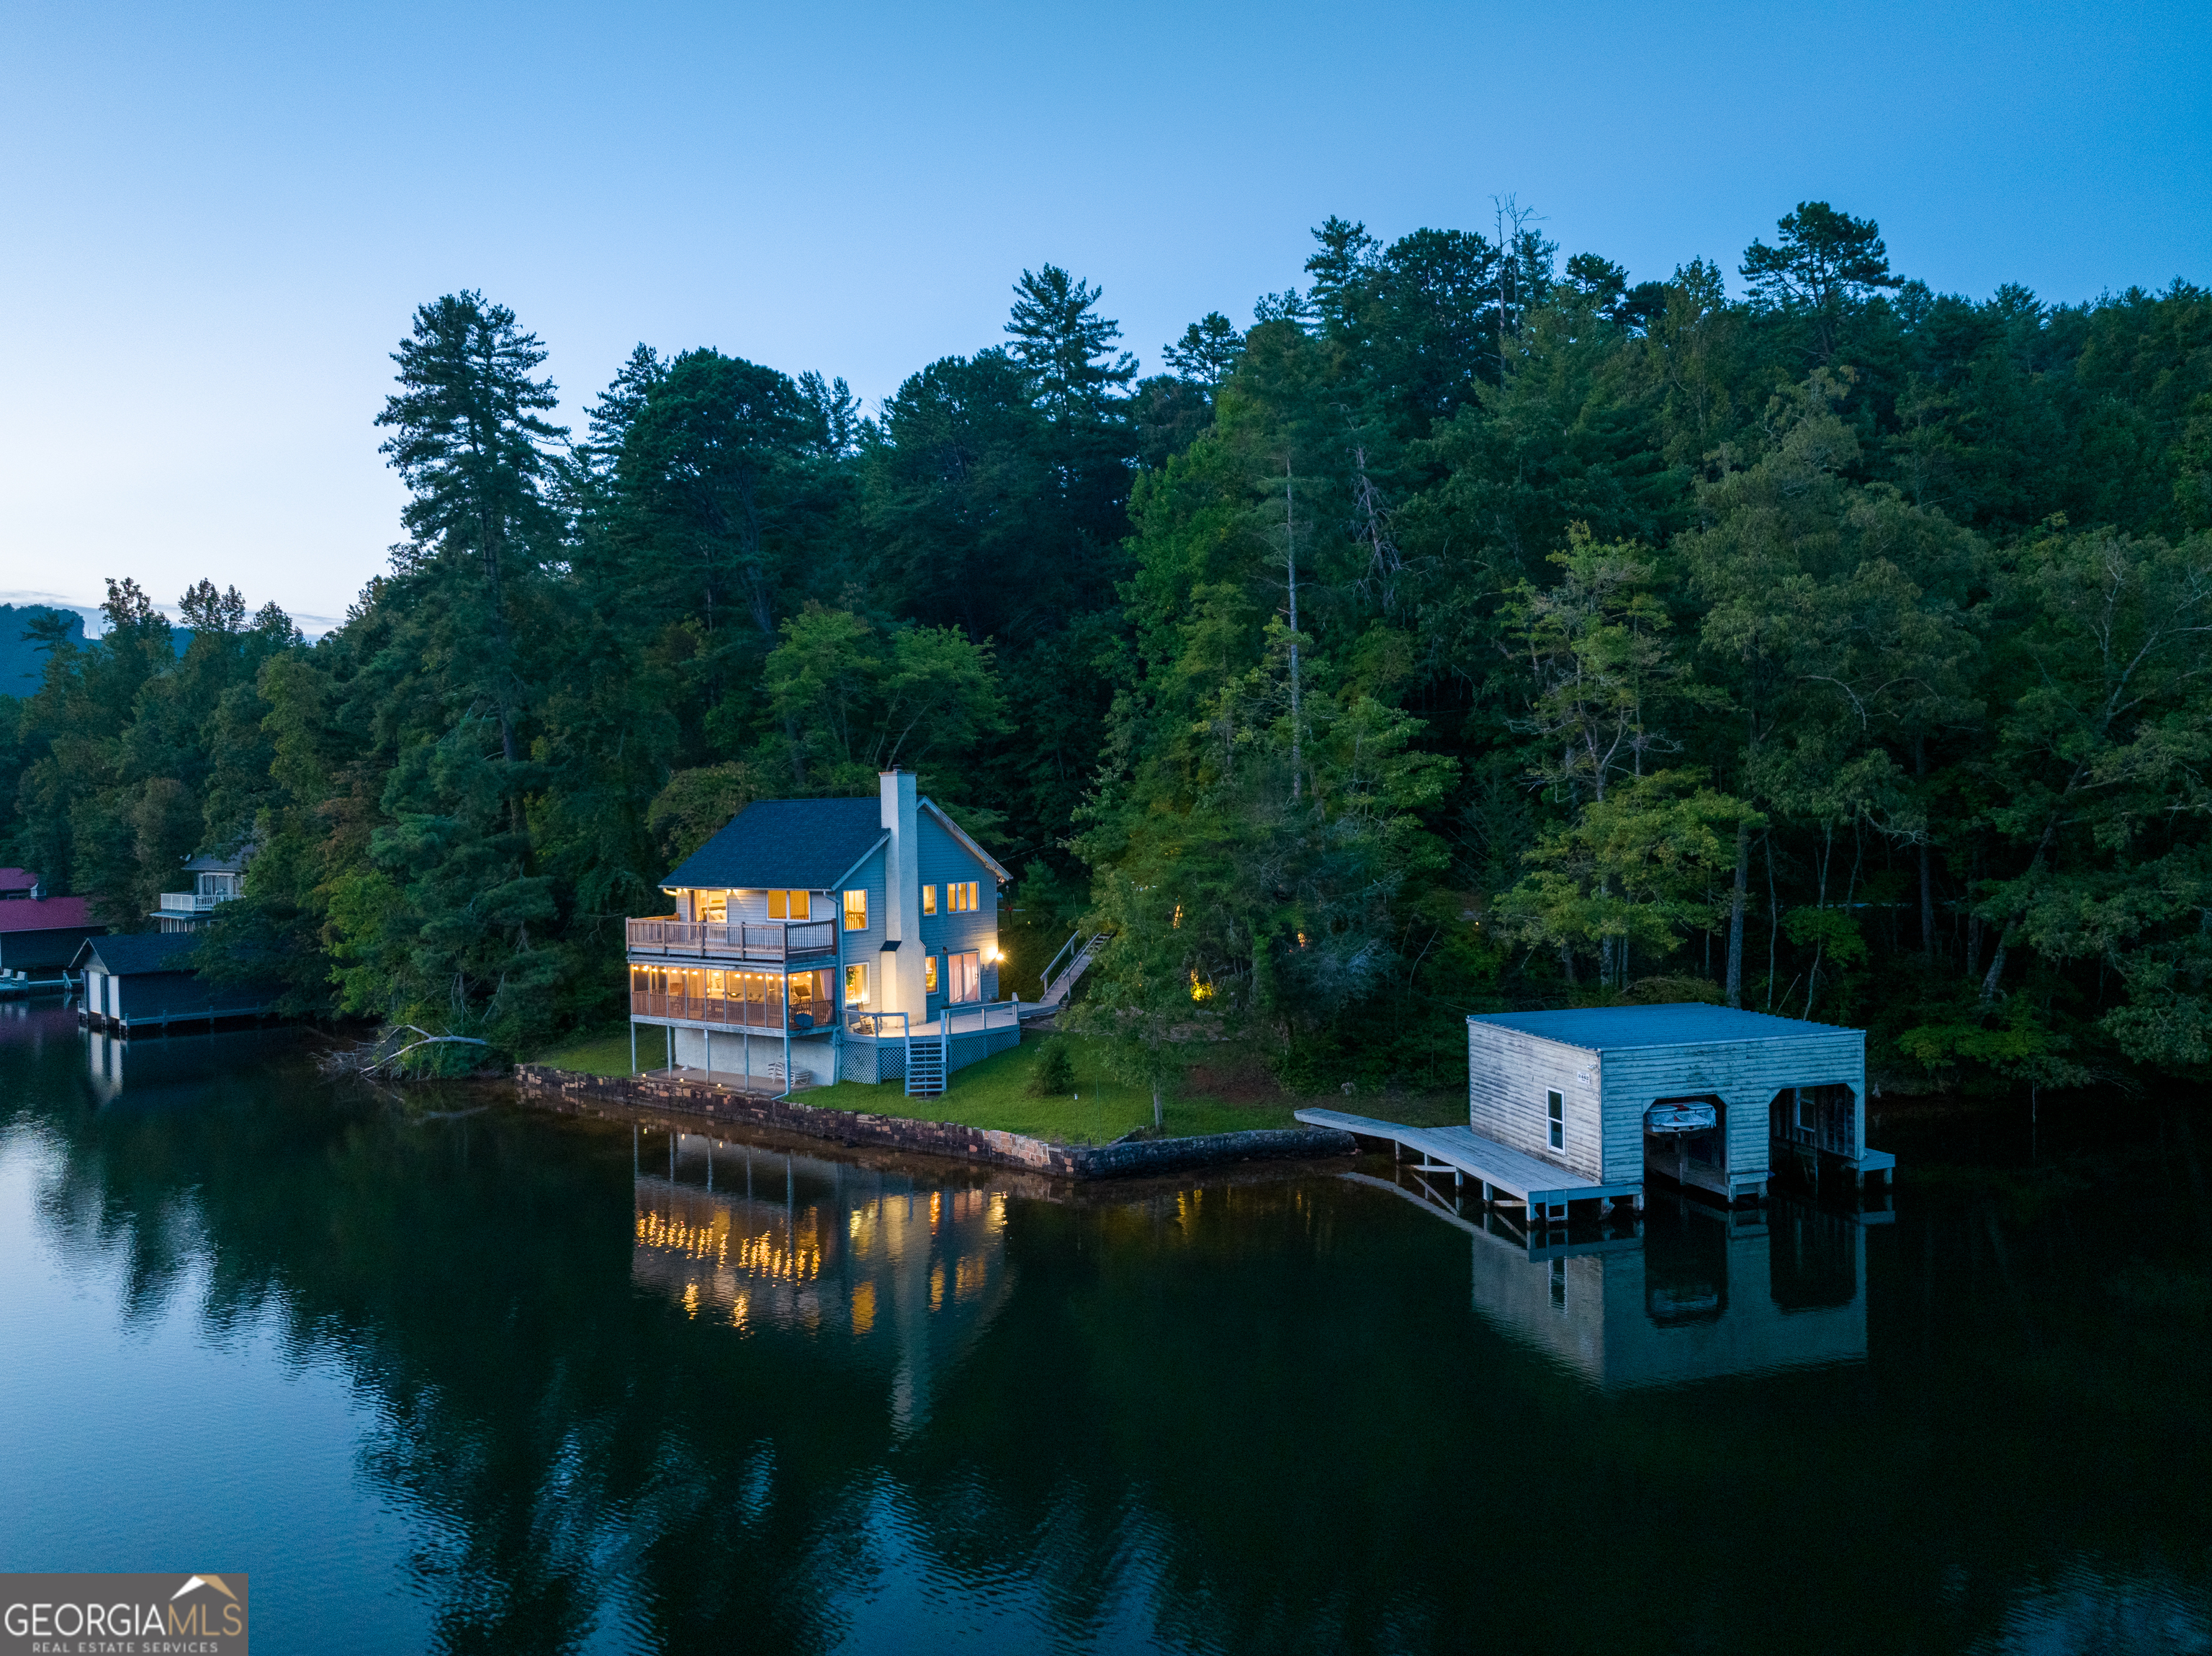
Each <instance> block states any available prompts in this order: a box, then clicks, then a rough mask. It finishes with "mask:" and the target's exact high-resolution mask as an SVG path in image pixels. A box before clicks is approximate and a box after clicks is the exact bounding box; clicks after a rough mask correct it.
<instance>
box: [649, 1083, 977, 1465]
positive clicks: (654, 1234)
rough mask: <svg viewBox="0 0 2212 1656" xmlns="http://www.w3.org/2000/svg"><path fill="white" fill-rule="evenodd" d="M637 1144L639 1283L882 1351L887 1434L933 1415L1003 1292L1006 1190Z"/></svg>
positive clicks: (676, 1138) (709, 1311) (732, 1315)
mask: <svg viewBox="0 0 2212 1656" xmlns="http://www.w3.org/2000/svg"><path fill="white" fill-rule="evenodd" d="M635 1132H636V1133H637V1156H638V1159H637V1166H636V1169H635V1179H634V1184H635V1198H636V1199H635V1209H636V1234H635V1242H634V1247H633V1251H632V1254H631V1277H632V1279H633V1280H634V1281H635V1282H636V1283H639V1284H640V1285H641V1286H645V1287H649V1288H651V1289H654V1290H655V1291H657V1292H659V1293H660V1294H663V1295H665V1296H666V1297H667V1298H669V1299H670V1300H671V1301H675V1302H676V1303H677V1304H678V1305H680V1306H682V1307H684V1310H685V1311H686V1312H687V1313H690V1315H692V1316H694V1317H696V1318H699V1319H702V1320H713V1321H716V1322H720V1323H723V1324H726V1325H729V1326H730V1327H731V1328H732V1329H734V1330H738V1331H754V1330H761V1329H785V1330H790V1329H797V1330H802V1331H805V1332H807V1333H809V1334H813V1333H817V1332H820V1331H828V1332H830V1333H833V1334H838V1335H842V1336H844V1337H846V1338H848V1340H849V1341H850V1342H851V1343H852V1344H853V1345H854V1348H855V1349H856V1350H863V1351H885V1352H887V1353H888V1355H889V1356H890V1359H891V1363H892V1377H891V1396H890V1400H889V1401H890V1414H891V1418H892V1422H893V1424H894V1425H895V1426H896V1427H897V1428H898V1429H901V1430H904V1429H908V1428H909V1427H911V1426H914V1425H916V1424H918V1423H919V1422H921V1421H922V1420H924V1419H926V1418H927V1416H928V1413H929V1409H930V1401H931V1394H932V1386H933V1376H934V1375H936V1374H939V1373H940V1372H942V1370H943V1369H944V1368H945V1366H946V1365H947V1364H948V1363H949V1362H951V1361H952V1360H953V1359H954V1358H956V1357H957V1356H958V1355H959V1354H960V1353H961V1352H962V1351H963V1350H966V1349H967V1347H968V1345H969V1344H970V1343H971V1342H972V1341H973V1340H974V1339H975V1338H976V1337H977V1336H978V1335H979V1334H981V1331H982V1330H983V1328H984V1327H985V1325H987V1324H988V1323H989V1321H990V1320H991V1319H992V1318H993V1317H994V1315H995V1314H996V1313H997V1312H998V1309H999V1307H1000V1304H1001V1303H1002V1302H1003V1301H1004V1299H1005V1297H1006V1292H1007V1290H1008V1289H1009V1288H1010V1286H1011V1277H1010V1273H1009V1271H1008V1267H1007V1265H1006V1245H1005V1233H1006V1198H1007V1192H1006V1188H1004V1187H1003V1185H1004V1181H1003V1180H1000V1181H997V1183H998V1185H999V1186H1000V1187H994V1185H992V1184H985V1183H979V1182H976V1181H974V1180H957V1181H956V1180H932V1179H931V1178H930V1177H929V1176H928V1175H927V1174H923V1175H920V1176H918V1177H917V1176H911V1175H908V1174H902V1173H898V1172H895V1171H888V1170H885V1169H883V1168H875V1167H866V1166H861V1165H859V1164H855V1163H849V1162H839V1161H836V1160H832V1159H829V1158H826V1157H820V1156H808V1155H805V1154H803V1153H799V1152H795V1151H787V1150H782V1149H763V1148H761V1147H759V1146H756V1145H747V1144H744V1143H738V1142H735V1141H732V1140H728V1139H717V1138H713V1137H708V1136H707V1135H704V1134H700V1133H683V1132H674V1133H671V1132H668V1131H662V1130H658V1129H653V1128H647V1127H642V1126H641V1127H638V1128H636V1129H635Z"/></svg>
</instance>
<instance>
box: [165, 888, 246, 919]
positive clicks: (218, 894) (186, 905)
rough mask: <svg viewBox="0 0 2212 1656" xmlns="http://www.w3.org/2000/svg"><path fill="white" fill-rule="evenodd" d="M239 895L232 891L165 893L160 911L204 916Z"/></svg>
mask: <svg viewBox="0 0 2212 1656" xmlns="http://www.w3.org/2000/svg"><path fill="white" fill-rule="evenodd" d="M235 895H237V893H235V892H231V891H165V892H163V893H162V894H161V909H160V910H159V911H158V912H160V913H166V914H204V913H207V912H208V911H209V910H210V909H211V908H213V907H215V906H216V904H217V903H227V902H228V901H230V900H231V899H232V898H233V897H234V896H235Z"/></svg>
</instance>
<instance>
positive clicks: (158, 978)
mask: <svg viewBox="0 0 2212 1656" xmlns="http://www.w3.org/2000/svg"><path fill="white" fill-rule="evenodd" d="M199 943H200V939H199V938H197V937H193V936H192V935H191V933H189V932H182V931H140V932H130V933H125V935H123V936H120V937H92V938H88V939H87V940H86V941H85V943H83V944H82V945H81V946H80V947H79V948H78V949H77V952H76V958H75V959H74V960H72V961H70V970H71V972H73V973H81V974H82V976H83V981H84V1002H83V1005H82V1009H81V1011H80V1016H82V1018H83V1019H84V1021H85V1022H88V1023H89V1024H91V1025H92V1026H93V1027H94V1028H96V1029H109V1030H112V1031H114V1032H115V1033H117V1034H125V1035H128V1034H134V1033H137V1032H140V1031H143V1030H148V1029H166V1028H169V1027H170V1026H171V1025H172V1024H177V1023H213V1022H217V1021H218V1020H221V1019H223V1018H247V1017H265V1016H268V1015H269V1014H270V1011H271V1010H273V1003H274V1002H275V1000H276V992H275V991H273V990H270V989H264V988H238V987H233V986H224V985H220V984H216V983H213V982H211V981H210V980H207V979H206V978H204V977H202V976H201V975H200V974H198V973H197V971H195V970H193V969H192V968H191V966H189V965H187V964H186V963H185V962H186V958H187V957H188V956H189V955H190V954H191V950H192V949H195V948H197V946H198V944H199Z"/></svg>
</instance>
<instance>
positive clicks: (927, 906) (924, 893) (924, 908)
mask: <svg viewBox="0 0 2212 1656" xmlns="http://www.w3.org/2000/svg"><path fill="white" fill-rule="evenodd" d="M921 912H922V913H925V914H934V913H937V888H936V887H935V886H933V885H926V886H924V887H922V889H921Z"/></svg>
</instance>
